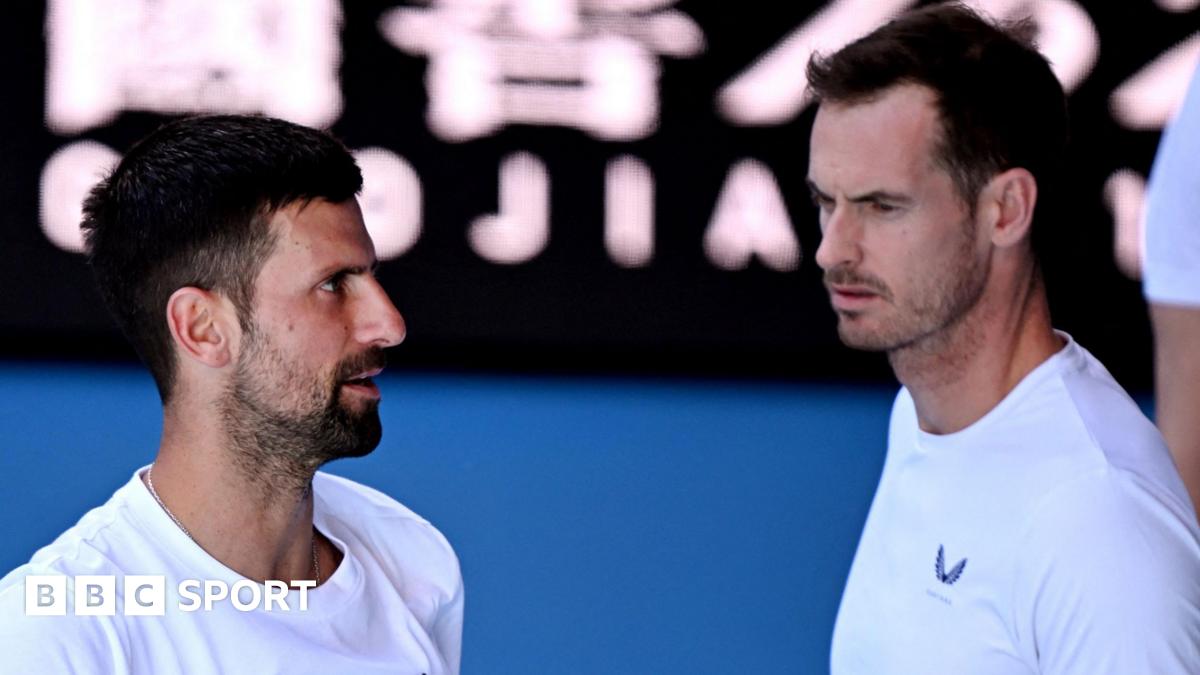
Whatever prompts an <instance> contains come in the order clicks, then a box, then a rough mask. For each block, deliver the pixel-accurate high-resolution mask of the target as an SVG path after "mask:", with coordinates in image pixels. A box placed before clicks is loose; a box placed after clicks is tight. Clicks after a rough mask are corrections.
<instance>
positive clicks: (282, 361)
mask: <svg viewBox="0 0 1200 675" xmlns="http://www.w3.org/2000/svg"><path fill="white" fill-rule="evenodd" d="M361 185H362V176H361V173H360V172H359V169H358V167H357V165H356V164H355V162H354V160H353V158H352V157H351V156H350V154H349V153H348V152H347V150H346V149H345V148H344V147H343V146H342V145H341V144H340V143H339V142H337V141H336V140H334V139H333V138H331V137H330V136H328V135H326V134H324V133H321V132H317V131H314V130H312V129H307V128H304V127H300V126H297V125H294V124H291V123H288V122H284V121H281V120H273V119H266V118H257V117H239V116H212V117H198V118H191V119H185V120H180V121H177V122H173V123H170V124H167V125H165V126H163V127H162V128H161V129H159V130H158V131H156V132H155V133H153V134H151V135H150V136H149V137H147V138H146V139H145V140H143V141H141V142H140V143H139V144H137V145H136V146H135V147H134V148H133V149H132V150H131V151H130V152H129V153H128V154H127V155H126V156H125V158H124V159H123V160H122V161H121V162H120V163H119V164H118V166H117V167H116V168H115V169H114V170H113V172H112V173H111V175H109V176H108V178H107V179H105V180H104V181H102V182H101V183H100V184H99V185H98V186H96V188H94V189H93V191H92V193H91V195H90V196H89V198H88V200H87V202H86V204H85V208H84V223H83V227H84V230H85V234H86V238H87V242H88V247H89V255H90V261H91V264H92V266H93V268H94V270H95V273H96V278H97V281H98V283H99V285H100V288H101V291H102V294H103V296H104V298H105V300H106V302H107V303H108V305H109V307H110V309H111V310H112V312H113V314H114V316H116V318H117V321H118V323H119V324H120V325H121V327H122V328H123V329H124V331H125V332H126V333H127V335H128V336H129V338H130V340H131V341H132V342H133V344H134V345H135V347H136V348H137V350H138V352H139V353H140V354H141V356H142V357H143V359H144V360H145V361H146V363H147V364H148V365H149V367H150V370H151V372H152V374H153V375H154V380H155V382H156V384H157V386H158V390H159V393H160V395H161V398H162V401H163V431H162V441H161V445H160V447H159V451H158V456H157V457H156V459H155V461H154V462H153V463H152V464H150V465H149V466H147V467H143V468H142V469H139V470H138V471H137V472H136V473H135V474H134V475H133V477H132V478H131V479H130V481H129V482H128V483H127V484H126V485H125V486H124V487H122V488H120V489H119V490H117V492H116V493H115V494H114V495H113V497H112V498H111V499H110V500H109V501H108V502H107V503H106V504H104V505H103V506H101V507H99V508H97V509H94V510H92V511H91V512H89V513H88V514H87V515H86V516H84V518H83V519H82V520H81V521H80V522H79V523H78V524H77V525H75V526H74V527H72V528H71V529H69V530H68V531H67V532H66V533H64V534H63V535H61V536H60V537H59V538H58V539H57V540H55V542H54V543H52V544H50V545H49V546H47V547H45V548H43V549H41V550H40V551H38V552H37V553H36V554H35V555H34V556H33V559H32V560H31V561H30V562H29V563H28V564H26V565H24V566H22V567H20V568H18V569H17V570H15V571H14V572H12V573H10V574H9V575H8V576H6V577H5V578H4V579H3V581H0V651H3V652H4V654H5V661H6V667H11V668H13V670H14V672H72V673H82V672H97V673H100V672H102V673H113V672H131V673H133V672H137V673H196V672H213V673H217V672H247V673H249V672H255V673H257V672H323V673H366V672H389V673H390V672H404V673H426V674H429V675H432V674H433V673H450V674H453V673H457V672H458V668H459V658H460V649H461V638H462V620H463V618H462V612H463V590H462V579H461V575H460V572H459V567H458V561H457V558H456V557H455V555H454V552H453V550H452V549H451V548H450V545H449V544H448V543H447V541H446V540H445V538H443V537H442V535H441V534H440V533H439V532H438V531H437V530H436V529H434V527H433V526H431V525H430V524H429V523H428V522H426V521H425V520H423V519H421V518H420V517H419V516H417V515H416V514H414V513H412V512H411V511H409V510H408V509H406V508H405V507H404V506H402V505H400V504H399V503H397V502H396V501H394V500H392V499H391V498H389V497H387V496H385V495H383V494H381V493H379V492H376V491H374V490H371V489H370V488H367V487H364V486H362V485H359V484H356V483H353V482H351V481H348V480H345V479H342V478H337V477H334V476H331V475H328V474H325V473H322V472H319V471H318V469H319V468H320V467H321V466H323V465H324V464H325V463H326V462H329V461H330V460H333V459H338V458H340V457H355V456H362V455H365V454H367V453H369V452H371V451H372V450H373V449H374V448H375V446H376V445H377V444H378V443H379V440H380V437H381V434H382V431H381V425H380V420H379V412H378V406H379V390H378V389H377V388H376V386H375V384H374V383H373V381H372V378H373V377H374V376H376V375H377V374H378V373H380V372H381V371H382V369H383V367H384V361H385V359H384V350H385V349H386V348H388V347H391V346H394V345H396V344H398V343H399V342H400V341H401V340H403V339H404V333H405V326H404V321H403V319H402V318H401V316H400V314H399V312H397V310H396V308H395V307H394V306H393V305H392V303H391V301H390V300H389V299H388V296H387V293H386V292H385V291H384V289H383V288H382V287H381V286H380V285H379V283H378V282H377V281H376V280H375V277H374V270H375V267H376V264H377V261H376V258H375V250H374V246H373V245H372V242H371V239H370V237H369V236H368V234H367V231H366V228H365V227H364V225H363V219H362V213H361V211H360V210H359V206H358V203H357V201H356V199H355V194H356V193H357V192H358V190H359V188H360V187H361ZM88 575H101V576H113V577H115V588H106V587H104V586H103V585H102V584H101V582H99V581H97V580H95V579H87V578H85V577H86V576H88ZM134 575H152V576H157V577H160V578H161V579H162V586H161V595H162V597H160V598H159V600H160V601H161V602H158V604H155V600H154V597H155V596H154V591H155V587H154V586H153V585H150V586H141V585H139V584H143V583H145V581H144V580H142V579H135V578H134ZM38 577H40V578H38ZM47 579H50V580H53V579H66V583H67V586H66V588H65V590H64V589H62V588H60V589H58V592H59V593H64V594H65V596H66V597H64V598H63V600H64V601H65V602H66V604H65V605H64V613H65V616H58V617H43V616H26V610H28V609H29V608H30V602H31V600H33V601H34V605H33V606H35V607H38V606H41V605H42V604H45V603H43V602H42V601H43V600H45V601H46V603H48V602H49V601H50V600H52V599H53V596H54V593H55V590H54V586H53V584H52V583H51V582H50V581H47ZM43 583H44V584H45V585H42V584H43ZM189 583H191V585H190V586H189ZM92 584H96V585H92ZM289 586H290V587H289ZM210 589H211V590H210ZM218 589H221V590H223V591H224V592H227V593H228V596H227V597H222V593H221V590H218ZM310 589H311V590H310ZM143 591H144V593H143ZM106 597H107V598H108V599H110V600H115V602H114V604H113V605H112V606H109V607H108V611H107V615H102V616H87V615H83V613H84V612H86V611H88V610H89V609H91V608H93V606H100V605H101V600H103V599H105V598H106ZM201 600H203V601H202V602H201ZM272 600H275V602H272ZM67 605H70V606H71V609H70V610H69V611H66V609H65V608H66V606H67ZM143 609H149V610H150V611H151V613H155V612H158V613H159V615H158V616H134V615H133V614H134V613H135V612H136V611H138V610H143ZM81 610H83V611H81Z"/></svg>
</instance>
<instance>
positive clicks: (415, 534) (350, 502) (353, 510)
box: [313, 472, 457, 567]
mask: <svg viewBox="0 0 1200 675" xmlns="http://www.w3.org/2000/svg"><path fill="white" fill-rule="evenodd" d="M313 494H314V495H315V497H316V499H317V502H318V504H317V505H318V512H319V513H318V514H317V518H318V520H319V521H322V522H324V523H326V524H327V525H329V526H331V527H333V528H334V530H335V531H334V534H338V533H343V534H353V535H354V536H355V537H362V538H368V539H372V540H374V541H379V542H383V541H386V542H388V543H389V545H391V546H392V547H393V548H395V549H400V548H405V549H408V550H410V551H418V550H423V551H424V552H425V557H429V556H432V557H434V558H446V559H449V560H448V561H447V563H453V566H455V567H457V557H456V556H455V554H454V549H453V548H452V547H451V546H450V542H449V541H448V540H447V539H446V537H445V536H444V535H443V534H442V533H441V531H440V530H438V529H437V528H436V527H434V525H433V524H432V523H430V522H429V521H428V520H426V519H425V518H423V517H422V516H420V515H418V514H417V513H416V512H414V511H413V510H412V509H410V508H408V507H407V506H405V505H403V504H401V503H400V502H399V501H397V500H395V499H393V498H392V497H389V496H388V495H386V494H384V493H383V492H380V491H379V490H376V489H375V488H372V487H368V486H366V485H363V484H361V483H358V482H356V481H353V480H350V479H349V478H344V477H342V476H335V475H333V474H328V473H324V472H317V474H316V475H315V476H314V477H313Z"/></svg>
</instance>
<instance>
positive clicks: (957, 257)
mask: <svg viewBox="0 0 1200 675" xmlns="http://www.w3.org/2000/svg"><path fill="white" fill-rule="evenodd" d="M1031 32H1032V31H1030V30H1029V25H1028V23H1017V24H1013V25H1009V26H1003V27H1002V26H998V25H996V24H995V23H992V22H990V21H989V20H986V19H984V18H982V17H980V16H979V15H978V14H976V13H974V12H973V11H972V10H970V9H967V8H965V7H963V6H961V5H957V4H949V5H934V6H929V7H925V8H922V9H919V10H915V11H913V12H910V13H907V14H905V15H902V16H901V17H899V18H897V19H896V20H894V21H892V22H890V23H888V24H887V25H885V26H883V27H881V28H879V29H878V30H876V31H875V32H873V33H871V34H870V35H867V36H866V37H864V38H862V39H860V40H858V41H856V42H854V43H852V44H850V45H848V46H846V47H845V48H843V49H841V50H839V51H837V52H836V53H833V54H830V55H827V56H822V55H817V56H816V57H814V58H813V59H812V60H811V61H810V63H809V67H808V78H809V83H810V87H811V90H812V93H813V94H814V97H815V99H816V100H817V101H818V104H819V108H818V111H817V115H816V120H815V122H814V124H813V129H812V139H811V153H810V163H809V173H808V183H809V187H810V189H811V192H812V195H813V199H814V201H815V203H816V205H817V207H818V209H819V220H820V225H821V231H822V241H821V244H820V247H819V249H818V251H817V254H816V260H817V263H818V264H819V265H820V266H821V268H822V269H823V270H824V273H825V277H824V278H825V284H826V286H827V288H828V291H829V295H830V299H831V304H832V305H833V309H834V311H835V313H836V315H837V319H838V332H839V334H840V336H841V338H842V341H843V342H845V343H846V344H847V345H849V346H852V347H855V348H859V349H865V350H875V351H884V352H886V353H887V355H888V359H889V361H890V363H891V365H892V368H893V370H894V372H895V374H896V377H897V378H898V379H899V380H900V383H901V384H902V385H903V387H902V389H901V390H900V392H899V394H898V396H897V397H896V400H895V403H894V405H893V408H892V415H891V423H890V428H889V434H888V448H887V455H886V459H885V461H884V468H883V473H882V475H881V477H880V482H879V486H878V488H877V490H876V493H875V497H874V500H873V502H872V505H871V509H870V512H869V515H868V517H867V521H866V524H865V525H864V528H863V532H862V536H861V538H860V540H859V544H858V549H857V552H856V554H855V557H854V562H853V564H852V566H851V569H850V573H849V576H848V579H847V581H846V587H845V590H844V592H843V596H842V601H841V606H840V609H839V612H838V616H837V621H836V624H835V628H834V634H833V645H832V650H831V667H832V672H833V673H834V675H847V674H850V673H863V674H866V673H870V674H872V675H878V674H880V673H914V674H915V673H922V674H924V673H971V674H972V675H1002V674H1003V675H1009V674H1011V675H1017V674H1022V675H1024V674H1032V673H1043V674H1049V673H1055V674H1059V673H1078V674H1080V675H1083V674H1086V675H1102V674H1112V675H1118V674H1119V675H1133V674H1147V675H1149V674H1155V675H1173V674H1183V673H1196V672H1200V528H1198V526H1197V522H1196V516H1195V512H1194V510H1193V507H1192V503H1191V501H1190V499H1189V498H1188V493H1187V490H1186V488H1185V487H1184V484H1183V482H1182V480H1181V479H1180V477H1179V473H1178V472H1177V471H1176V468H1175V465H1174V464H1173V463H1172V461H1171V456H1170V454H1169V452H1168V450H1167V447H1166V445H1165V444H1164V443H1163V440H1162V437H1161V436H1160V435H1159V433H1158V432H1157V430H1156V429H1155V428H1154V426H1153V425H1152V424H1151V423H1150V421H1149V420H1147V419H1146V418H1145V417H1144V416H1143V415H1142V413H1141V412H1140V410H1139V409H1138V407H1137V406H1136V405H1135V403H1134V402H1133V401H1132V400H1131V399H1130V398H1129V396H1128V395H1127V394H1126V393H1125V392H1124V391H1123V390H1122V389H1121V388H1120V386H1119V385H1118V384H1117V383H1116V382H1115V381H1114V380H1113V378H1112V377H1111V376H1110V375H1109V373H1108V372H1107V371H1106V370H1105V368H1104V366H1102V365H1101V364H1100V363H1099V362H1098V361H1097V360H1096V359H1095V358H1094V357H1093V356H1092V355H1091V354H1089V353H1088V352H1087V350H1085V349H1084V348H1083V347H1082V346H1080V345H1079V344H1077V343H1076V342H1075V341H1074V340H1073V339H1072V338H1071V336H1069V335H1067V334H1065V333H1063V332H1061V331H1056V330H1054V329H1053V327H1052V324H1051V320H1050V314H1049V310H1048V306H1047V302H1046V295H1045V289H1044V286H1043V281H1042V276H1041V274H1040V271H1039V270H1040V268H1039V265H1040V262H1039V260H1038V258H1037V256H1036V250H1035V249H1036V246H1035V245H1034V244H1035V243H1036V239H1037V238H1038V237H1037V236H1035V234H1036V232H1037V228H1043V227H1053V224H1052V223H1047V222H1043V221H1042V216H1043V214H1042V213H1040V212H1039V213H1038V214H1037V218H1036V219H1037V220H1038V222H1037V223H1036V226H1035V224H1034V220H1035V205H1037V204H1038V202H1039V198H1041V199H1042V200H1044V199H1045V198H1046V197H1048V196H1052V195H1053V190H1054V188H1055V179H1056V177H1055V173H1056V171H1057V170H1058V164H1059V162H1060V161H1061V156H1062V154H1063V152H1064V148H1065V146H1066V136H1067V130H1068V123H1067V116H1066V102H1065V97H1064V94H1063V91H1062V88H1061V86H1060V84H1059V83H1058V81H1057V80H1056V79H1055V77H1054V74H1053V73H1052V71H1051V69H1050V67H1049V65H1048V64H1047V63H1046V61H1045V59H1044V58H1043V57H1042V56H1041V55H1039V54H1038V52H1037V51H1036V50H1035V49H1034V47H1033V46H1032V45H1031V44H1030V42H1029V40H1028V38H1027V36H1028V35H1029V34H1030V33H1031ZM1043 211H1044V209H1043Z"/></svg>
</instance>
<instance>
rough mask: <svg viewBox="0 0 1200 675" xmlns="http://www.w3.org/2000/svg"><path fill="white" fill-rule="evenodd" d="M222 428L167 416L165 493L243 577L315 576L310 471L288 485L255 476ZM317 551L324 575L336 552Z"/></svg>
mask: <svg viewBox="0 0 1200 675" xmlns="http://www.w3.org/2000/svg"><path fill="white" fill-rule="evenodd" d="M176 409H178V406H176ZM217 429H218V425H217V424H199V423H197V422H196V420H195V418H192V419H191V420H187V419H184V418H183V416H182V415H178V414H172V413H170V412H168V413H167V414H165V416H164V420H163V439H162V445H161V446H160V448H159V454H158V457H157V458H156V460H155V462H154V466H153V474H152V475H153V480H154V488H155V491H156V492H157V493H158V496H159V498H161V499H162V501H163V504H164V505H165V507H166V508H167V509H168V510H169V511H170V513H171V515H173V516H174V517H175V518H177V519H178V520H179V521H180V522H181V523H182V524H183V526H184V527H186V528H187V531H188V533H189V534H190V535H191V537H192V538H193V539H194V540H195V541H196V543H197V544H198V545H200V547H201V548H203V549H204V550H205V551H207V552H208V553H209V555H211V556H212V557H214V558H216V559H217V560H219V561H220V562H221V563H223V564H224V565H225V566H226V567H229V568H230V569H232V570H234V571H236V572H238V573H239V574H241V575H242V576H245V577H247V578H249V579H254V580H257V581H260V582H261V581H266V580H268V579H278V580H282V581H285V582H290V581H292V580H301V579H312V578H313V573H314V565H313V551H314V546H316V544H314V536H315V534H314V529H313V493H312V474H311V473H310V474H309V475H308V476H307V477H306V479H305V480H301V481H297V476H294V475H290V476H288V477H287V479H286V480H284V481H283V483H284V484H282V485H279V484H276V482H273V481H272V480H271V475H270V474H260V475H258V476H251V475H249V474H248V473H247V472H246V471H245V470H244V467H243V466H241V465H240V463H239V462H238V461H236V460H235V454H234V453H232V452H231V451H230V450H229V449H228V448H227V447H226V446H227V443H228V440H227V439H226V438H224V437H223V436H222V434H221V433H220V432H219V431H218V430H217ZM143 480H145V479H144V478H143ZM318 543H319V541H318ZM319 548H320V549H321V550H320V554H321V556H320V557H321V559H322V560H325V561H326V563H325V564H323V565H321V569H322V571H323V572H324V573H323V574H322V575H321V576H322V578H323V579H324V578H327V577H328V576H329V572H330V571H332V569H333V567H334V564H333V563H334V562H335V561H333V560H332V557H333V554H334V551H333V550H332V547H323V546H322V547H319ZM326 548H328V549H329V550H326Z"/></svg>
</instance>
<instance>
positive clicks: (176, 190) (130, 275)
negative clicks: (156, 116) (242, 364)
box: [82, 115, 362, 403]
mask: <svg viewBox="0 0 1200 675" xmlns="http://www.w3.org/2000/svg"><path fill="white" fill-rule="evenodd" d="M361 187H362V173H361V172H360V171H359V168H358V165H357V164H355V162H354V158H353V157H352V156H351V155H350V153H349V152H348V151H347V150H346V148H345V146H343V145H342V144H341V143H340V142H338V141H337V140H335V139H334V138H332V137H331V136H330V135H328V134H326V133H324V132H320V131H316V130H314V129H309V128H307V127H302V126H299V125H296V124H292V123H290V122H285V121H283V120H277V119H270V118H264V117H250V116H235V115H215V116H204V117H192V118H187V119H181V120H177V121H174V122H170V123H168V124H165V125H163V126H162V127H160V128H159V129H158V130H157V131H155V132H153V133H152V134H150V135H149V136H147V137H146V138H145V139H143V140H141V141H140V142H138V143H137V144H136V145H135V146H134V147H133V148H132V149H131V150H130V151H129V153H128V154H126V155H125V157H124V158H123V159H122V160H121V161H120V163H118V164H117V166H116V168H115V169H114V170H113V171H112V173H111V174H109V175H108V176H107V177H106V178H105V179H104V180H102V181H101V182H100V183H99V184H98V185H96V187H94V188H93V189H92V191H91V193H90V194H89V196H88V198H87V200H86V201H85V203H84V207H83V223H82V228H83V231H84V237H85V242H86V244H87V251H88V259H89V262H90V264H91V266H92V269H93V272H94V273H95V276H96V281H97V284H98V285H99V288H100V292H101V295H102V296H103V298H104V301H105V303H106V304H107V305H108V308H109V310H110V311H111V312H112V314H113V316H114V317H115V318H116V320H117V323H118V324H119V325H120V327H121V329H122V331H123V332H124V333H125V335H126V336H127V337H128V338H129V341H130V342H132V343H133V346H134V348H135V349H136V350H137V352H138V354H139V355H140V356H141V358H142V360H143V361H145V362H146V365H147V366H148V367H149V369H150V372H151V374H152V375H153V376H154V381H155V384H156V385H157V386H158V392H159V396H160V397H161V398H162V400H163V402H164V403H166V402H167V401H168V400H170V397H171V393H172V390H173V386H174V384H175V355H174V354H175V352H174V347H173V344H172V339H171V334H170V331H169V329H168V326H167V319H166V307H167V300H168V299H170V297H171V294H172V293H174V292H175V291H176V290H177V289H179V288H182V287H185V286H195V287H198V288H203V289H206V290H211V291H215V292H219V293H221V294H223V295H225V296H226V297H228V298H229V299H230V300H231V301H232V302H233V304H234V306H235V307H236V308H237V311H238V320H239V322H240V323H242V324H243V325H247V324H248V322H249V321H250V316H251V314H252V308H253V302H254V281H255V279H256V278H257V276H258V273H259V272H260V271H261V270H262V266H263V263H264V262H265V261H266V259H267V258H268V257H269V256H270V254H271V252H272V251H273V250H274V245H275V237H274V234H273V233H272V231H271V228H270V221H271V216H272V215H273V214H274V213H275V212H276V211H278V210H279V209H280V208H283V207H285V206H287V205H289V204H293V203H296V202H307V201H310V200H312V199H318V198H320V199H325V200H328V201H331V202H342V201H345V200H347V199H350V198H351V197H353V196H354V195H355V194H356V193H357V192H358V191H359V189H360V188H361Z"/></svg>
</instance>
